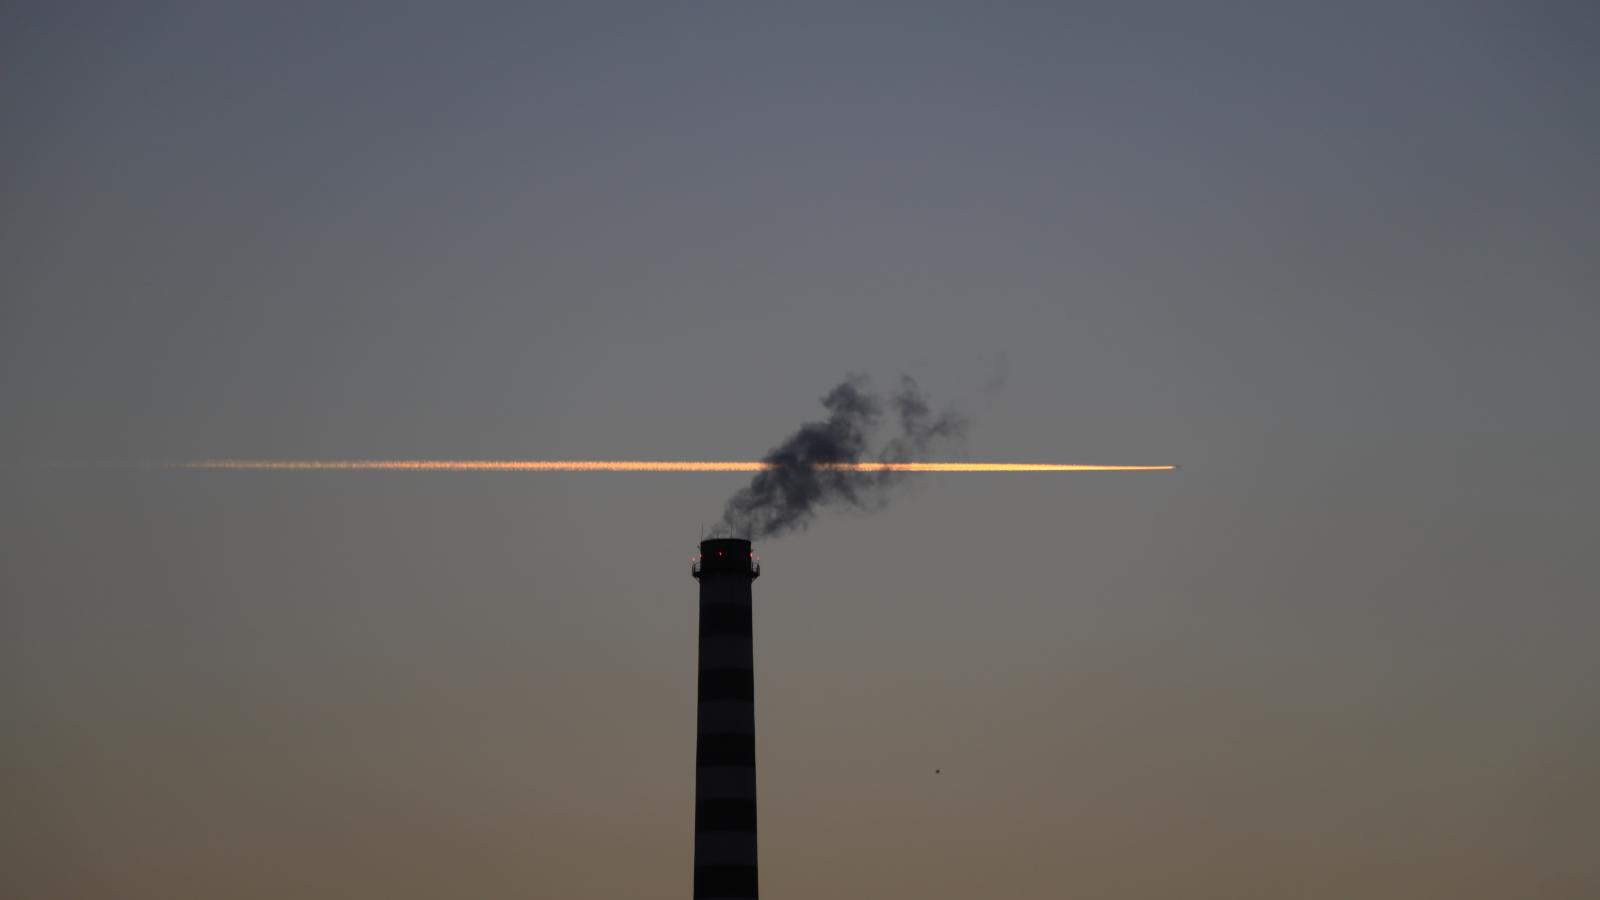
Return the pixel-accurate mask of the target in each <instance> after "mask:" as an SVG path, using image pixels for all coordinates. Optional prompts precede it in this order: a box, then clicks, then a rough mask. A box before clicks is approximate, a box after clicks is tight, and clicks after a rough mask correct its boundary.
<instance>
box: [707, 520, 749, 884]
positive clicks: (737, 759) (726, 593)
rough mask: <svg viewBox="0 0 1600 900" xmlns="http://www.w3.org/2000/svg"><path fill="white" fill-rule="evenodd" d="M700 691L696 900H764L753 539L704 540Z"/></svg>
mask: <svg viewBox="0 0 1600 900" xmlns="http://www.w3.org/2000/svg"><path fill="white" fill-rule="evenodd" d="M692 572H693V574H694V577H695V578H696V579H698V580H699V582H700V690H699V694H700V697H699V700H700V706H699V713H698V719H697V721H698V728H697V729H696V734H695V759H694V765H695V769H694V900H712V898H716V900H756V898H757V897H758V896H759V891H758V889H757V878H756V705H755V696H756V695H755V668H754V658H753V646H752V629H751V606H750V586H751V583H752V582H753V581H755V579H756V578H757V577H758V576H760V574H761V566H760V564H759V563H757V562H756V558H755V553H754V552H753V551H752V550H751V548H750V542H749V541H745V540H739V539H737V538H711V539H708V540H704V541H701V542H700V558H699V559H698V560H697V561H696V562H695V564H694V568H693V569H692Z"/></svg>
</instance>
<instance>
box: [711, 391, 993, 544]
mask: <svg viewBox="0 0 1600 900" xmlns="http://www.w3.org/2000/svg"><path fill="white" fill-rule="evenodd" d="M822 405H823V406H824V407H826V408H827V410H828V417H827V418H826V419H824V420H822V421H820V422H807V423H805V424H804V425H801V426H800V429H799V430H798V431H796V432H795V433H794V434H792V435H790V436H789V438H788V439H786V440H785V441H784V442H783V443H781V444H779V445H778V446H776V447H774V448H773V449H772V450H770V451H768V453H767V455H766V456H765V457H763V461H764V462H766V463H767V468H766V469H763V470H762V471H760V472H758V473H756V475H755V477H754V478H752V479H750V483H749V484H748V485H746V486H745V487H743V488H741V489H740V490H739V492H738V493H736V494H734V495H733V496H732V497H730V498H728V505H727V507H726V508H724V509H723V512H722V526H723V527H724V528H726V529H728V530H729V531H730V532H731V533H736V534H749V535H750V536H751V537H752V538H764V537H776V536H778V535H781V534H786V533H788V532H790V531H796V530H799V529H803V528H805V527H806V525H807V524H809V523H810V521H811V519H812V518H813V517H815V516H816V514H817V511H818V510H820V509H821V508H822V507H825V506H843V507H848V508H854V509H863V510H876V509H882V508H883V507H884V506H885V505H886V504H887V503H888V499H889V497H888V494H889V489H890V488H891V487H893V486H894V485H895V484H896V483H898V482H899V481H900V480H901V479H902V478H904V477H905V474H904V473H902V472H851V471H845V470H840V469H830V468H826V466H827V465H828V464H837V463H861V462H890V463H901V462H918V461H922V460H924V459H926V457H927V453H928V451H929V450H930V449H932V448H933V447H934V446H935V445H936V444H938V443H939V442H940V441H942V440H946V439H949V438H954V437H959V436H960V434H961V433H962V431H963V430H964V429H965V427H966V423H965V422H964V421H963V420H962V418H961V417H960V416H958V415H956V414H955V413H952V412H942V413H938V414H935V413H934V412H933V411H932V409H931V408H930V407H929V406H928V401H927V400H926V399H925V398H924V397H923V396H922V391H921V389H919V388H918V387H917V383H916V382H915V381H913V380H911V379H910V378H909V377H906V376H901V378H900V389H899V390H898V391H896V392H895V393H894V395H893V396H891V397H889V398H888V402H887V406H888V408H889V409H890V410H892V411H893V414H894V420H895V423H896V425H897V427H898V431H897V432H896V433H895V434H894V435H892V436H891V437H890V438H889V439H888V440H887V441H885V442H884V444H883V445H882V447H881V448H880V449H879V450H878V451H877V452H876V453H873V451H872V435H873V434H874V432H875V431H876V430H877V428H878V426H879V424H880V422H881V421H882V420H883V418H884V409H885V405H886V404H885V402H884V400H883V399H882V398H880V397H879V396H878V395H877V394H876V393H874V392H873V391H872V390H871V387H870V386H869V385H868V383H867V380H866V379H865V378H864V377H862V376H859V375H852V376H850V377H848V378H846V379H845V380H844V381H843V382H842V383H840V384H839V385H838V386H837V387H835V388H834V389H833V390H831V391H829V392H828V393H827V394H826V395H825V396H824V397H823V398H822Z"/></svg>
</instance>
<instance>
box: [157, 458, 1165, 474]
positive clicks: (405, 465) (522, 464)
mask: <svg viewBox="0 0 1600 900" xmlns="http://www.w3.org/2000/svg"><path fill="white" fill-rule="evenodd" d="M172 465H173V466H174V467H175V468H180V469H234V470H269V471H344V472H760V471H763V470H766V469H769V468H771V465H770V464H768V463H766V462H762V461H760V460H662V459H197V460H190V461H188V462H180V463H173V464H172ZM815 468H818V469H833V470H838V471H846V472H916V473H957V472H962V473H972V472H1166V471H1171V470H1173V469H1176V468H1177V466H1101V465H1081V464H1068V463H1002V462H889V463H879V462H852V463H820V464H818V465H817V466H816V467H815Z"/></svg>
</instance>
